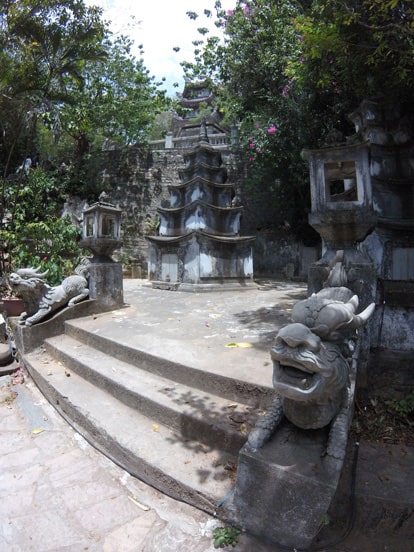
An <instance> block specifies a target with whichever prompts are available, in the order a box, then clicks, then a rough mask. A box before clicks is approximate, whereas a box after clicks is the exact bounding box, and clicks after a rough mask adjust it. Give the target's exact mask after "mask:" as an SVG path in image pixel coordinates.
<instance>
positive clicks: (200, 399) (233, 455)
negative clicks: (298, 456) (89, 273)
mask: <svg viewBox="0 0 414 552" xmlns="http://www.w3.org/2000/svg"><path fill="white" fill-rule="evenodd" d="M124 290H125V300H126V303H127V305H126V306H125V307H124V308H120V309H117V310H116V311H111V312H107V313H103V314H94V313H93V312H91V313H90V314H88V315H87V316H84V317H82V318H79V319H76V320H71V321H67V322H66V323H65V332H64V333H63V334H58V335H56V336H54V337H53V338H50V339H48V340H47V342H46V343H45V346H44V347H41V348H40V349H36V350H35V351H33V352H31V353H28V354H25V355H24V357H25V358H24V362H25V365H26V366H27V368H28V369H29V371H30V374H31V375H32V377H33V378H34V380H35V381H36V383H37V384H38V385H39V387H40V388H41V389H42V391H43V392H44V394H45V395H46V396H47V398H48V399H49V400H50V402H51V403H52V404H53V405H54V407H55V408H56V409H57V410H58V411H59V412H61V413H62V414H63V415H64V416H65V417H66V418H67V419H68V420H69V421H70V423H71V424H72V425H73V426H74V427H75V428H76V429H77V430H79V432H80V433H81V434H82V435H84V436H85V437H86V438H87V439H88V440H89V441H90V442H91V443H93V444H94V446H97V447H98V448H99V449H100V450H102V451H103V452H104V453H105V454H107V455H108V456H109V457H112V458H113V459H114V460H115V461H116V462H118V463H119V464H120V465H121V466H123V467H124V468H126V469H127V470H128V471H129V472H130V473H133V474H135V475H137V476H138V477H140V478H141V479H142V480H143V481H144V482H147V483H149V484H151V485H153V486H155V487H156V488H158V489H160V490H161V491H162V492H165V493H167V494H169V495H170V496H172V497H175V498H178V499H180V500H183V501H186V502H188V503H190V504H192V505H195V506H197V507H198V508H200V509H202V510H204V511H205V512H208V513H210V514H217V515H218V516H219V517H222V518H223V519H224V520H228V519H229V518H231V513H232V509H231V499H228V500H227V501H226V503H225V505H224V507H219V504H220V502H222V500H223V499H224V498H225V497H226V496H227V494H228V493H229V492H230V491H231V488H232V486H233V483H234V473H235V472H234V470H235V462H236V460H237V452H238V450H239V448H240V447H241V445H242V444H243V442H244V441H245V439H246V437H247V433H248V431H249V428H250V427H251V425H252V424H254V420H255V417H256V416H257V415H258V414H260V413H261V412H262V410H263V409H264V408H265V407H266V405H267V404H268V402H269V400H270V398H271V396H272V388H271V372H272V368H271V361H270V356H269V350H270V347H271V344H272V341H273V339H274V336H275V334H276V333H277V331H278V329H279V328H280V327H281V326H283V325H285V324H286V323H287V322H288V321H289V312H290V309H291V308H292V305H293V304H294V303H296V302H297V301H298V300H300V299H301V298H303V297H304V296H305V293H306V291H305V290H306V288H305V286H304V285H301V284H291V283H284V282H266V283H263V285H259V286H258V287H257V289H249V290H246V291H244V292H240V291H239V292H236V293H235V292H222V293H219V292H211V293H209V294H205V293H202V294H197V293H181V292H172V291H166V290H158V289H152V288H151V287H150V286H149V285H148V282H146V281H140V280H125V281H124ZM362 450H364V451H366V450H368V449H366V447H365V446H364V445H363V444H362ZM374 450H376V449H375V447H374ZM380 450H381V451H382V448H381V449H380ZM393 451H394V452H393V453H392V455H390V458H392V459H393V460H395V461H398V466H397V467H396V468H395V472H394V471H392V473H393V474H394V473H404V474H405V475H404V476H399V478H398V479H397V478H396V477H394V475H388V476H387V477H382V476H381V479H379V483H377V482H376V483H377V484H376V485H373V486H372V485H367V477H368V478H369V477H371V474H372V455H369V458H368V459H367V460H365V456H364V454H365V452H364V454H360V460H359V463H358V471H357V479H356V494H355V496H356V500H357V505H358V508H359V507H360V505H364V506H363V508H362V509H361V510H360V511H357V512H356V515H357V518H356V523H355V524H354V525H355V527H359V528H360V529H359V533H358V538H359V541H358V542H359V543H361V542H363V541H362V540H361V539H362V537H363V534H362V528H363V533H364V535H365V537H364V538H365V541H366V543H367V546H364V547H363V548H362V549H364V550H367V551H369V550H373V552H374V550H375V552H377V551H379V550H389V549H390V548H376V549H374V548H371V549H370V548H369V544H370V542H371V541H372V538H374V537H375V538H376V537H377V535H378V532H379V531H381V532H382V534H381V540H380V541H378V540H377V541H376V542H381V546H382V544H383V543H385V544H386V545H387V546H388V545H395V544H396V543H397V542H398V545H399V548H398V550H399V552H406V551H407V552H408V551H409V550H411V549H412V548H410V546H411V545H412V542H413V541H412V538H413V534H412V530H411V533H410V529H409V527H410V520H411V523H412V515H413V514H412V511H413V502H412V498H410V497H412V496H413V493H411V494H410V493H409V492H408V493H407V489H408V485H407V481H410V480H411V481H412V479H413V478H412V469H413V467H412V462H411V464H410V459H411V460H412V451H411V450H410V449H409V450H408V451H407V452H406V454H405V456H403V455H398V454H397V453H396V452H395V449H393ZM378 454H380V453H379V452H378ZM374 457H375V453H374ZM391 464H392V465H393V463H391ZM391 464H390V467H389V473H390V474H391V469H392V470H394V468H391ZM410 466H411V468H410ZM410 469H411V472H410V471H409V470H410ZM410 473H411V475H410ZM410 478H411V479H410ZM342 485H343V491H342V494H341V497H342V498H343V504H345V506H343V509H342V510H341V511H342V513H343V515H344V519H349V516H350V515H351V513H350V511H349V504H350V502H349V499H348V495H347V489H349V477H348V478H346V474H345V478H344V482H343V484H342ZM379 487H380V490H379ZM368 489H369V492H367V491H368ZM373 504H375V505H376V506H375V508H374V506H373ZM384 504H386V505H385V506H384ZM381 508H385V510H384V511H385V512H388V513H387V514H386V515H385V517H384V519H382V518H381V515H380V514H379V512H380V511H381ZM370 511H372V512H375V515H374V516H371V515H370V513H369V512H370ZM390 512H392V516H391V515H390ZM410 512H411V513H410ZM341 515H342V514H341ZM334 517H335V512H334V514H333V518H334ZM341 519H343V518H341ZM390 519H392V520H393V522H392V523H390V522H389V520H390ZM358 523H359V525H358ZM331 525H332V527H333V525H334V524H331ZM342 529H343V526H342V525H341V526H340V527H336V529H335V531H334V534H333V535H328V537H329V538H328V540H329V541H331V542H332V539H333V540H334V541H335V540H338V537H340V536H341V535H342V533H343V531H342ZM400 536H402V538H403V541H401V538H400ZM331 537H332V539H331ZM354 537H355V535H353V536H352V538H354ZM370 539H371V540H370ZM323 542H326V540H324V541H323ZM351 542H352V540H351ZM355 542H356V541H354V543H353V544H351V545H350V546H356V544H355ZM385 544H384V545H385ZM263 546H265V544H263ZM268 546H269V548H267V547H265V548H263V550H265V549H268V550H278V548H277V547H276V545H275V544H274V543H272V544H271V545H268ZM254 549H257V550H259V548H258V547H256V548H254ZM236 550H237V549H236ZM240 550H242V548H240ZM245 550H251V548H250V549H249V548H245ZM329 550H338V551H339V550H352V551H353V550H355V551H357V550H361V548H352V547H351V548H336V547H331V548H329Z"/></svg>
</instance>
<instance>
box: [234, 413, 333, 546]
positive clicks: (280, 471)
mask: <svg viewBox="0 0 414 552" xmlns="http://www.w3.org/2000/svg"><path fill="white" fill-rule="evenodd" d="M326 438H327V431H326V428H325V429H322V430H306V431H305V430H300V429H298V428H294V427H293V426H292V425H290V424H289V423H288V422H285V423H284V424H282V426H281V427H280V428H279V429H278V431H277V432H276V433H275V434H274V435H273V437H272V439H271V440H270V441H269V442H268V443H266V444H265V445H264V446H263V447H262V448H260V449H258V450H255V449H253V448H252V447H251V446H250V445H249V444H248V443H247V444H246V445H244V447H243V448H242V449H241V451H240V453H239V460H238V469H237V481H236V494H235V497H234V501H235V505H236V510H237V518H238V520H239V521H240V523H241V524H242V526H243V529H245V530H247V531H249V532H250V533H252V534H254V535H258V536H261V537H262V538H263V537H265V538H266V539H269V540H270V541H272V542H274V543H275V546H276V545H277V544H279V545H282V546H284V547H289V548H290V549H292V550H293V549H294V548H300V549H304V548H305V549H306V548H307V547H308V546H309V545H310V544H311V543H312V540H313V539H314V537H315V535H316V534H317V533H318V531H319V529H320V527H321V525H322V522H323V518H324V515H325V514H326V512H327V510H328V507H329V504H330V502H331V500H332V497H333V495H334V493H335V489H336V486H337V483H338V478H339V474H340V465H341V464H342V462H341V461H336V460H335V459H333V458H328V457H322V456H321V455H322V453H323V450H324V442H326Z"/></svg>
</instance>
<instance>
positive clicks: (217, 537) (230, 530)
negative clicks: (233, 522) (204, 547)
mask: <svg viewBox="0 0 414 552" xmlns="http://www.w3.org/2000/svg"><path fill="white" fill-rule="evenodd" d="M240 532H241V531H240V529H237V527H216V529H214V531H213V538H214V548H224V547H225V546H232V547H233V548H234V547H235V546H236V545H237V538H238V536H239V535H240Z"/></svg>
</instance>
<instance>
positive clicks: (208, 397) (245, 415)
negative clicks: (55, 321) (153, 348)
mask: <svg viewBox="0 0 414 552" xmlns="http://www.w3.org/2000/svg"><path fill="white" fill-rule="evenodd" d="M109 351H114V354H113V355H111V354H109ZM23 361H24V364H25V366H26V367H27V369H28V370H29V372H30V374H31V376H32V377H33V379H34V380H35V382H36V383H37V385H38V386H39V388H40V389H41V390H42V392H43V393H44V394H45V396H46V397H47V398H48V400H49V401H50V402H51V404H52V405H54V406H55V408H56V409H57V410H58V411H59V412H61V413H62V415H64V416H65V417H66V418H67V419H68V420H69V421H70V423H71V424H72V425H73V426H74V427H75V428H76V429H77V430H78V431H79V432H80V433H81V434H83V435H84V436H85V438H86V439H87V440H89V441H91V442H92V443H93V444H94V445H95V446H97V447H98V448H99V449H100V450H101V451H102V452H104V453H105V454H106V455H107V456H109V457H110V458H112V459H113V460H114V461H116V462H117V463H119V464H120V465H121V466H123V467H124V468H125V469H127V470H128V471H129V472H130V473H133V474H134V475H136V476H137V477H139V478H140V479H142V480H143V481H145V482H146V483H148V484H150V485H152V486H154V487H156V488H157V489H159V490H160V491H162V492H164V493H167V494H169V495H171V496H173V497H176V498H178V499H181V500H185V501H187V502H189V503H190V504H192V505H194V506H196V507H198V508H201V509H204V510H207V511H208V512H210V513H215V512H216V509H217V505H218V504H219V502H220V501H221V500H222V499H223V498H224V497H225V496H226V495H227V494H228V492H229V491H230V490H231V488H232V487H233V485H234V476H235V466H236V462H237V454H238V452H239V450H240V448H241V446H242V445H243V444H244V442H245V440H246V438H247V434H248V431H249V430H250V428H251V426H252V425H253V424H254V422H255V420H256V417H257V415H258V413H259V409H258V408H255V407H254V406H252V405H249V404H247V403H246V402H245V401H243V391H242V392H241V393H240V394H239V395H240V396H241V398H239V400H238V401H235V400H234V397H235V395H237V389H239V388H240V389H242V390H243V388H244V385H243V382H240V381H238V380H237V378H235V379H234V381H233V385H230V384H229V382H228V381H227V379H229V380H231V379H232V378H226V385H225V386H223V382H222V381H221V380H220V378H218V379H217V378H215V377H214V374H213V375H212V374H206V373H203V372H202V371H200V370H197V369H194V368H192V367H190V366H184V365H180V364H175V363H174V362H172V361H167V360H165V359H162V358H158V359H157V358H155V357H153V356H152V355H149V354H147V353H145V352H143V351H142V350H138V349H132V348H128V347H126V346H124V345H122V344H120V343H119V342H116V341H112V342H111V340H110V339H108V337H105V336H97V335H96V333H93V332H89V331H87V330H86V329H85V328H82V319H80V320H79V325H78V320H73V321H71V322H70V323H68V322H67V323H66V324H65V333H64V334H61V335H58V336H54V337H51V338H48V339H46V340H45V342H44V344H43V345H42V346H41V347H39V348H37V349H35V350H34V351H32V352H29V353H27V354H25V355H24V357H23ZM203 376H204V377H203ZM216 380H217V381H216ZM190 382H191V385H190V384H189V383H190ZM200 387H201V389H200ZM215 389H219V390H220V391H221V393H220V395H224V396H220V395H219V394H214V393H213V392H212V390H215ZM221 510H223V509H221ZM223 512H224V510H223ZM226 515H227V516H228V515H229V514H228V513H227V514H226Z"/></svg>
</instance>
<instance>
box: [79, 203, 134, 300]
mask: <svg viewBox="0 0 414 552" xmlns="http://www.w3.org/2000/svg"><path fill="white" fill-rule="evenodd" d="M100 199H101V198H100ZM120 235H121V209H118V208H117V207H114V206H113V205H111V204H110V203H105V202H103V201H98V203H94V204H93V205H91V207H88V208H86V209H85V210H84V211H83V237H82V240H81V242H80V244H81V246H82V247H85V248H86V249H89V250H90V251H91V252H92V253H93V257H92V259H91V264H90V265H89V297H90V298H91V299H96V300H97V301H98V303H100V304H101V305H102V306H103V307H104V308H108V307H109V308H112V307H118V306H120V305H122V304H123V302H124V300H123V282H122V265H121V264H120V263H117V262H115V261H114V260H113V259H112V257H111V255H112V253H113V252H114V251H115V250H116V249H119V248H120V247H121V245H122V241H121V239H120Z"/></svg>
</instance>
